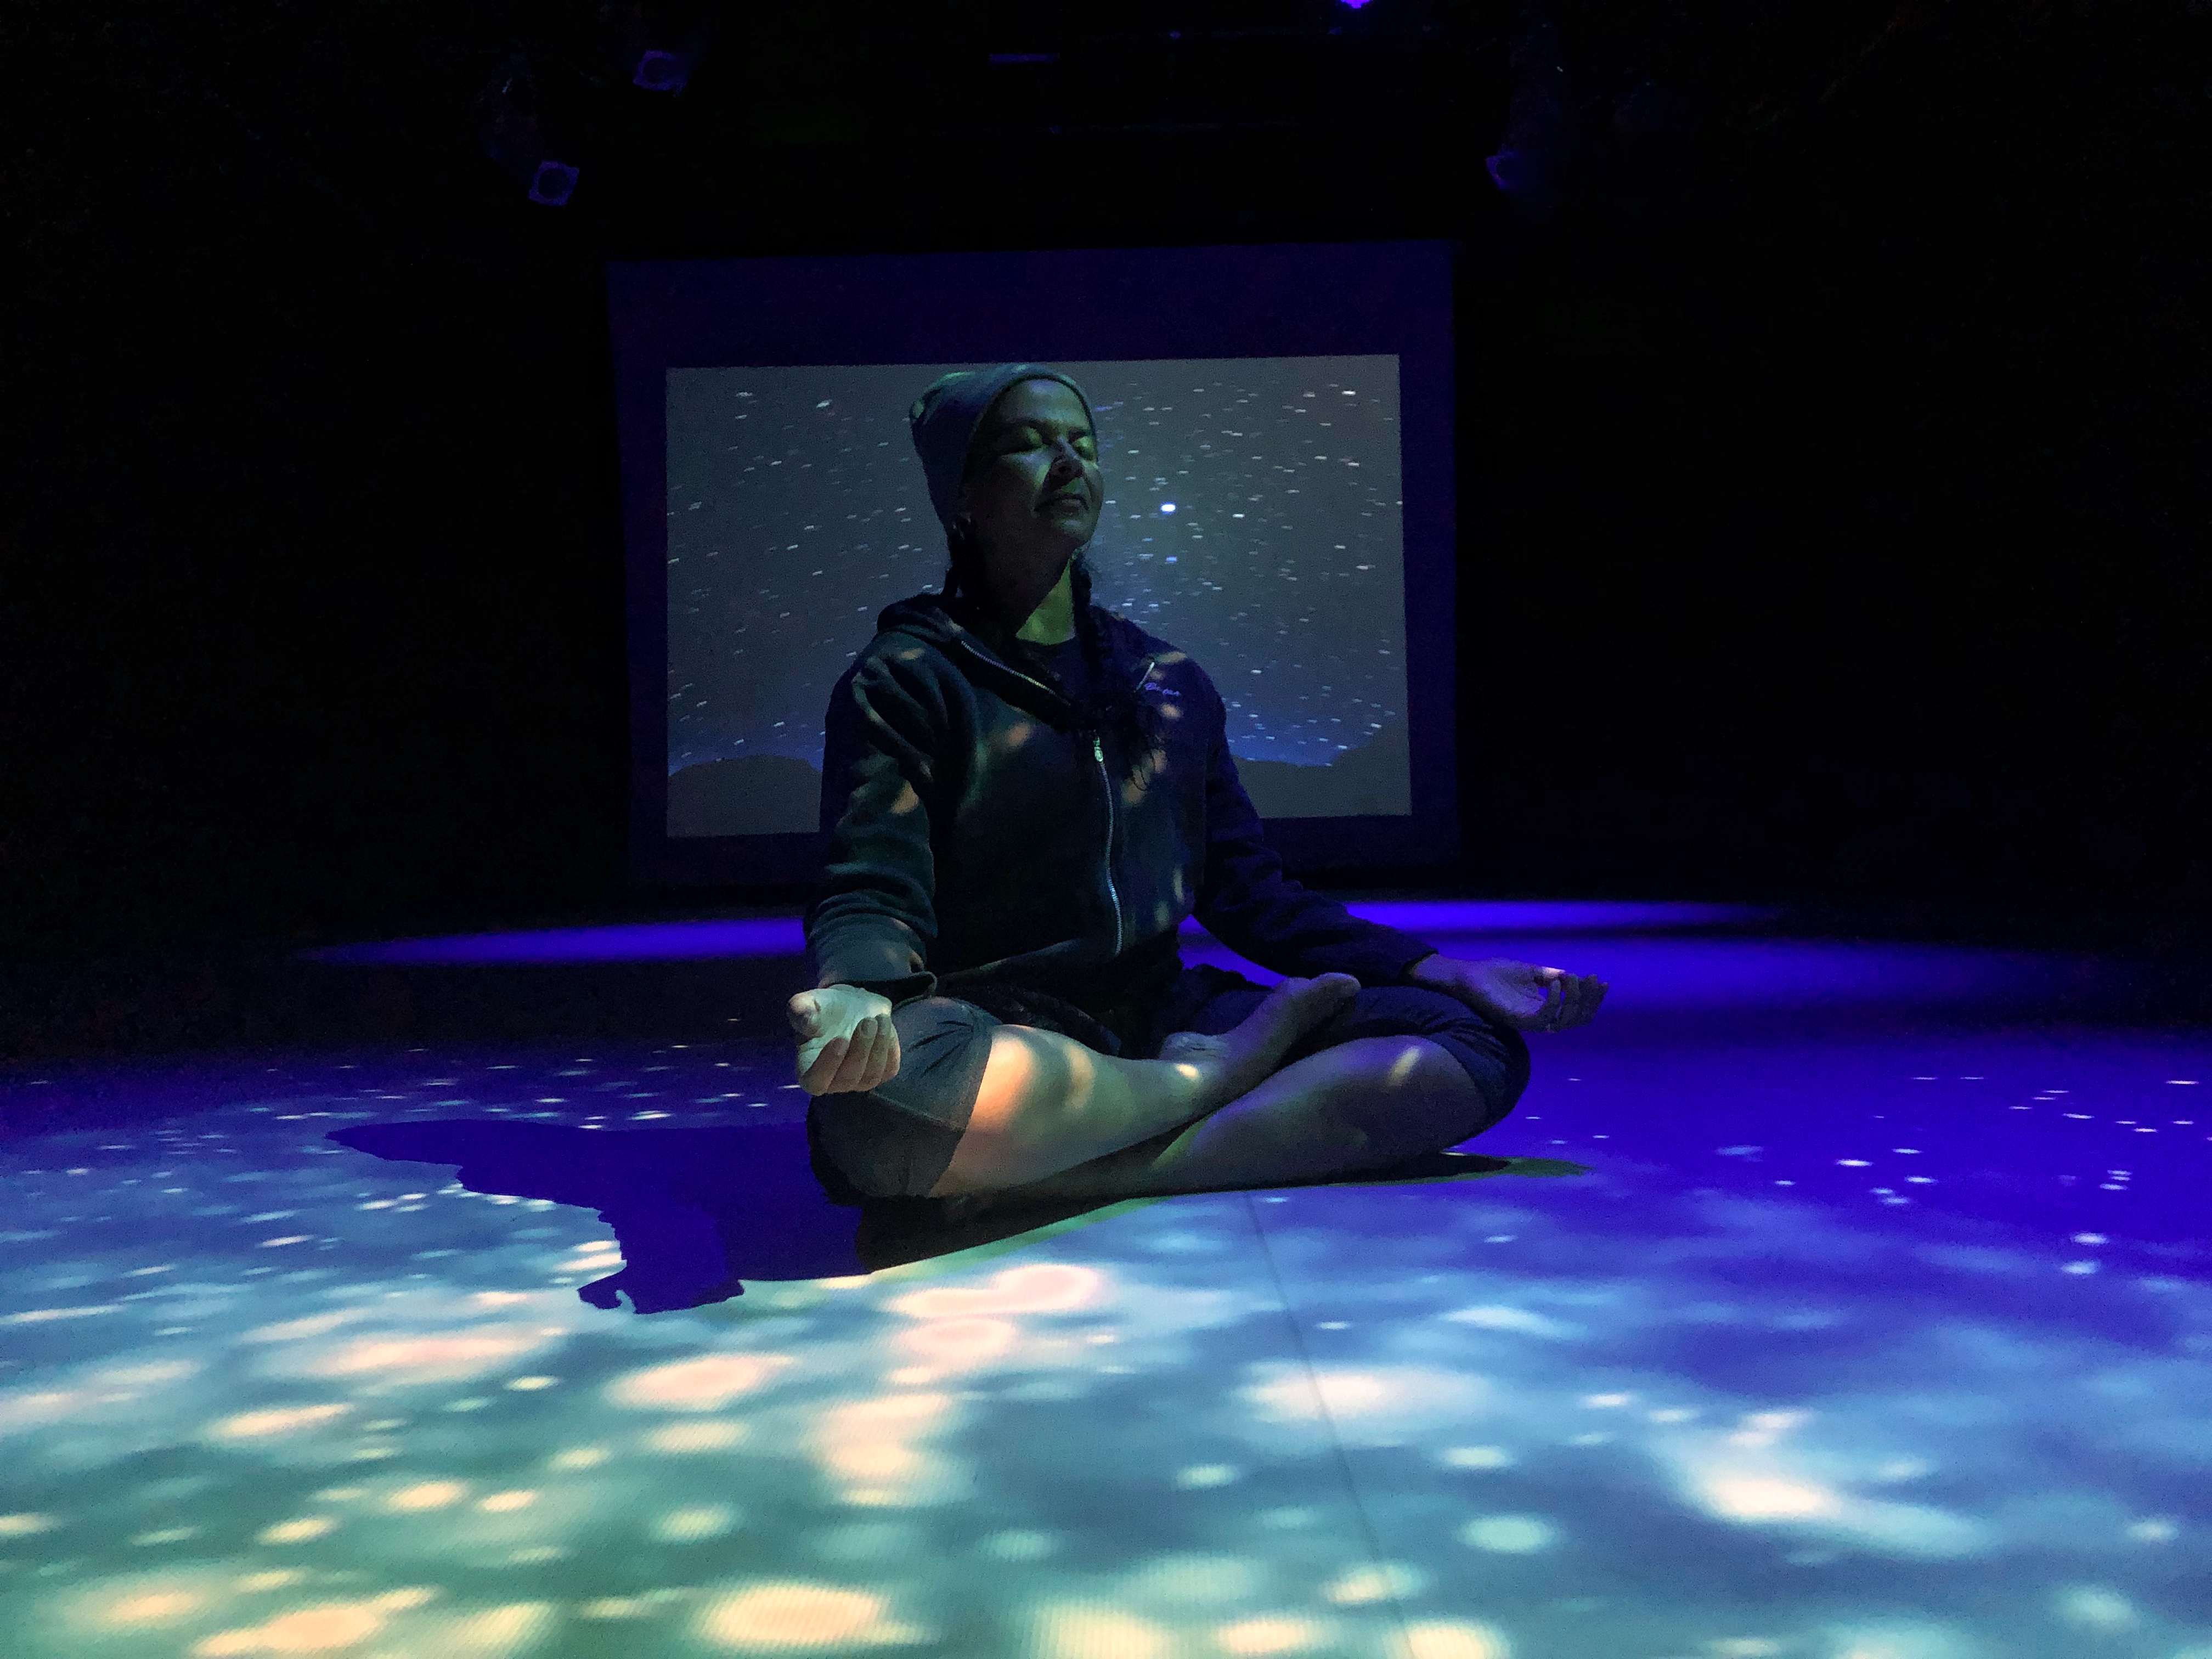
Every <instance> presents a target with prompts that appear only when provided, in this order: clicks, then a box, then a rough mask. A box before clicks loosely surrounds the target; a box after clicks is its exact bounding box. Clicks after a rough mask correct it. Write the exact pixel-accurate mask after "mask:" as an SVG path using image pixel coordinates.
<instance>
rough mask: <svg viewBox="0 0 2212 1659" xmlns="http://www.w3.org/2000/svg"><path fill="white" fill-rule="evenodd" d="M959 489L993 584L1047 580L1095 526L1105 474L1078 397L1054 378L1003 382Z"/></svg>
mask: <svg viewBox="0 0 2212 1659" xmlns="http://www.w3.org/2000/svg"><path fill="white" fill-rule="evenodd" d="M969 453H971V455H972V456H973V457H974V466H973V470H972V471H970V472H969V475H968V481H967V483H965V484H964V485H963V487H962V489H961V495H960V505H961V510H962V511H963V512H964V513H967V515H968V516H969V519H970V520H973V521H974V524H975V534H976V538H977V540H978V541H979V542H980V544H981V547H982V550H983V563H984V568H985V570H986V572H987V574H988V575H989V577H990V579H991V580H992V581H993V582H994V585H995V584H1002V583H1003V584H1007V585H1011V586H1016V587H1018V588H1030V587H1035V586H1038V585H1039V584H1042V586H1045V587H1049V586H1051V585H1052V583H1054V582H1056V581H1058V580H1060V570H1061V569H1062V568H1064V567H1065V566H1066V563H1067V562H1068V560H1069V559H1071V558H1073V556H1075V554H1076V553H1077V552H1078V551H1079V550H1081V549H1082V547H1083V545H1084V544H1085V543H1086V542H1088V541H1089V540H1090V539H1091V536H1092V535H1093V534H1094V533H1095V532H1097V528H1098V512H1099V508H1100V507H1101V506H1102V505H1103V500H1104V496H1105V475H1104V474H1103V473H1102V472H1101V471H1099V469H1098V437H1097V434H1096V433H1094V432H1093V431H1091V422H1090V420H1089V419H1088V417H1086V416H1085V414H1084V412H1083V399H1082V398H1079V397H1077V396H1076V395H1075V393H1074V392H1072V391H1070V390H1069V389H1068V388H1067V387H1066V386H1062V385H1061V384H1060V382H1059V381H1057V380H1020V381H1017V382H1016V383H1015V384H1014V385H1012V386H1009V387H1007V388H1006V391H1005V392H1003V393H1002V394H1001V395H1000V398H999V400H998V402H996V403H995V404H992V406H991V412H990V413H989V414H988V415H987V416H985V417H984V420H983V425H982V428H981V430H980V431H979V432H978V433H977V434H976V438H975V447H974V448H973V449H972V450H971V451H970V452H969Z"/></svg>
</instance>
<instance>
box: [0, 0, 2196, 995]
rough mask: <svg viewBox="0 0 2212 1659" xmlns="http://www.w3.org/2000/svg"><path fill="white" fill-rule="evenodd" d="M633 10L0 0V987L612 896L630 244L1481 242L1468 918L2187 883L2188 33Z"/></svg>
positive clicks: (2151, 903) (1599, 13) (2191, 547)
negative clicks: (1517, 900) (632, 52)
mask: <svg viewBox="0 0 2212 1659" xmlns="http://www.w3.org/2000/svg"><path fill="white" fill-rule="evenodd" d="M1109 10H1112V11H1113V12H1114V15H1112V16H1111V17H1110V18H1109V17H1108V16H1107V15H1106V14H1107V12H1108V11H1109ZM683 21H684V19H682V18H678V19H675V20H674V21H673V23H671V25H670V26H669V27H676V26H678V25H680V24H681V23H682V22H683ZM655 27H661V25H660V24H659V23H658V22H656V21H655V20H654V19H653V18H651V17H646V18H642V19H641V21H640V20H636V19H632V20H630V21H625V17H624V15H623V14H622V13H620V12H618V11H616V10H613V9H603V10H601V11H599V12H597V13H595V12H593V11H592V10H591V9H589V8H588V7H582V6H568V5H565V4H564V5H562V6H559V7H556V8H546V7H532V8H525V7H522V6H520V5H513V6H508V7H504V8H502V7H498V6H477V7H473V8H471V7H466V6H464V7H460V8H458V9H457V8H455V7H453V6H450V5H447V6H439V7H433V6H431V5H429V4H428V3H425V0H388V3H369V0H338V3H334V4H331V5H328V6H322V7H317V8H304V7H284V6H279V5H275V4H270V5H266V6H264V7H261V8H258V9H241V8H235V7H231V6H228V5H218V6H216V8H214V9H204V8H203V9H198V10H197V11H193V12H191V13H189V14H186V13H180V12H178V11H176V10H175V9H173V8H155V6H153V5H151V4H150V3H147V0H136V3H125V4H122V5H118V6H109V7H106V8H98V9H91V10H88V9H86V8H84V7H82V5H74V4H72V5H64V4H60V3H56V0H24V3H22V4H20V5H17V6H15V7H11V8H10V9H9V16H8V18H7V20H6V21H5V22H4V23H0V29H4V31H5V33H6V37H7V38H6V39H5V40H0V61H4V62H5V63H6V64H7V69H6V70H5V76H6V79H7V82H9V85H8V87H7V88H6V92H7V97H6V99H5V100H4V101H5V103H6V106H7V107H8V108H9V112H10V115H11V116H12V117H13V118H14V119H13V121H12V123H11V125H13V126H14V128H15V131H14V133H13V135H12V136H11V137H9V138H8V140H7V147H8V155H7V158H6V164H5V166H6V173H7V182H6V189H5V193H4V204H0V205H3V206H4V213H5V217H6V223H7V230H8V235H9V242H10V245H11V246H10V252H9V264H10V265H11V266H12V267H13V268H14V269H15V271H16V272H17V273H19V274H20V276H21V278H22V279H23V280H22V281H21V283H20V284H19V285H18V288H17V294H18V297H17V299H16V301H15V303H14V304H13V306H11V307H9V315H8V317H7V319H6V326H7V329H8V336H7V339H6V368H5V374H6V380H7V401H6V409H7V411H8V413H9V416H10V417H11V418H10V420H9V432H10V434H11V436H10V440H9V444H8V446H7V449H8V452H9V453H8V456H7V465H8V466H9V471H10V472H11V473H12V474H13V475H14V476H12V477H9V478H8V479H7V480H6V486H7V487H6V489H5V504H4V513H5V519H4V535H5V538H6V549H5V571H4V574H0V581H4V584H5V587H4V609H5V619H4V624H0V625H3V626H4V629H5V635H4V639H0V647H4V654H0V955H5V956H10V957H16V958H18V959H21V958H25V957H46V958H52V957H55V956H58V955H84V954H91V953H99V952H117V951H137V950H144V949H149V948H157V947H158V948H164V949H167V948H174V947H178V946H179V945H198V944H200V943H201V942H204V941H210V940H216V941H235V940H254V939H259V940H271V941H273V940H277V939H293V938H297V937H326V936H333V935H339V934H344V933H361V932H374V931H382V930H390V929H399V928H421V927H442V926H448V925H465V924H470V923H475V922H483V921H526V920H529V919H532V918H538V917H546V916H552V915H563V914H580V913H584V912H587V911H590V910H592V909H594V908H609V907H614V906H619V905H622V904H624V903H634V902H637V901H636V899H635V896H629V895H626V892H625V889H624V887H623V875H622V866H623V849H622V846H621V827H622V823H623V787H624V775H625V774H624V762H623V751H622V744H623V708H622V703H621V697H622V690H621V688H622V675H621V660H622V631H621V630H622V617H621V611H620V580H619V549H618V547H617V542H616V527H615V501H614V495H613V489H614V486H613V467H612V443H613V438H612V431H611V421H610V418H609V415H608V411H607V398H608V389H607V383H606V382H607V376H606V368H605V352H606V342H605V323H604V318H603V312H602V307H601V291H600V276H599V271H600V267H601V264H602V263H603V262H604V261H605V259H606V258H635V257H676V256H684V255H691V254H715V255H729V254H744V253H756V252H757V253H775V252H869V251H877V250H884V251H890V250H919V249H932V248H968V247H997V246H1004V247H1013V246H1099V245H1130V246H1135V245H1146V244H1153V243H1173V242H1185V241H1196V242H1205V241H1235V240H1309V239H1314V240H1333V239H1350V238H1361V237H1369V236H1391V237H1396V236H1441V237H1449V238H1454V239H1456V240H1459V241H1460V242H1461V244H1462V248H1463V257H1462V286H1463V294H1462V317H1463V319H1464V329H1463V337H1462V387H1463V393H1464V398H1463V410H1462V426H1461V440H1462V441H1461V465H1462V500H1463V501H1464V502H1465V503H1466V507H1467V517H1466V532H1467V533H1466V538H1465V542H1466V550H1465V557H1464V562H1463V570H1462V612H1463V617H1462V621H1463V626H1462V638H1463V641H1464V643H1463V647H1462V686H1461V700H1462V732H1463V733H1464V734H1465V758H1464V765H1463V775H1462V788H1463V791H1464V796H1465V811H1464V813H1463V817H1464V821H1465V822H1466V823H1467V824H1468V827H1469V828H1468V857H1467V860H1466V863H1465V866H1464V868H1463V870H1462V871H1461V872H1456V873H1455V878H1456V879H1458V880H1460V881H1461V882H1462V883H1463V884H1464V885H1465V886H1466V887H1467V888H1468V890H1475V891H1487V892H1523V893H1544V892H1559V893H1568V892H1572V893H1590V892H1599V893H1618V894H1637V893H1654V894H1659V893H1669V894H1671V893H1680V894H1706V895H1746V896H1795V897H1801V898H1809V899H1815V900H1822V901H1832V902H1838V903H1850V902H1884V903H1891V904H1895V903H1907V904H1911V903H1919V904H1926V905H1934V906H1936V907H1938V908H1941V907H1943V906H1949V907H1953V908H1957V909H1960V910H1961V911H1962V912H1963V911H1978V912H1979V913H1982V914H1986V915H1998V916H2003V915H2048V916H2073V917H2080V918H2091V919H2093V918H2098V917H2101V918H2103V919H2104V921H2106V924H2107V925H2108V926H2114V927H2120V928H2122V929H2129V928H2145V929H2149V928H2164V929H2166V930H2168V931H2171V930H2172V929H2173V928H2175V927H2179V926H2181V925H2183V924H2184V923H2185V921H2186V920H2187V919H2188V918H2190V917H2191V916H2199V917H2201V916H2202V915H2203V912H2204V909H2205V908H2206V906H2207V903H2208V899H2212V854H2208V853H2207V850H2206V849H2207V847H2208V845H2212V837H2208V836H2206V835H2205V832H2204V829H2203V825H2204V823H2205V820H2206V817H2207V807H2208V804H2212V803H2208V787H2207V774H2206V769H2205V765H2204V747H2205V744H2204V735H2203V734H2204V717H2205V715H2206V713H2207V711H2208V709H2212V696H2208V694H2212V684H2208V679H2212V675H2208V657H2207V647H2206V644H2205V639H2206V625H2207V623H2208V620H2212V617H2208V611H2212V607H2208V605H2207V592H2206V587H2207V577H2206V574H2205V553H2206V543H2205V533H2204V532H2205V529H2206V509H2207V507H2208V482H2207V481H2208V477H2212V455H2208V453H2207V447H2208V446H2207V438H2206V434H2207V432H2208V429H2212V428H2208V419H2207V417H2208V414H2212V410H2208V408H2207V401H2208V392H2207V388H2208V385H2212V381H2208V379H2207V369H2208V367H2212V363H2208V356H2212V353H2209V352H2208V341H2207V334H2206V318H2205V309H2204V308H2205V303H2206V301H2205V296H2206V295H2207V293H2208V292H2212V273H2208V272H2207V270H2206V268H2205V258H2204V249H2205V248H2206V246H2208V245H2212V243H2208V238H2207V218H2208V215H2212V193H2208V191H2207V189H2206V186H2205V182H2204V178H2205V175H2204V172H2203V166H2202V162H2203V158H2204V156H2205V155H2207V154H2208V153H2212V145H2208V143H2207V139H2208V136H2212V135H2208V127H2212V82H2207V79H2206V76H2207V70H2206V67H2205V66H2206V65H2207V64H2212V49H2208V48H2212V9H2208V8H2207V6H2206V5H2205V4H2204V3H2203V0H2144V3H2142V4H2137V5H2133V6H2118V5H2112V4H2106V3H2087V0H2083V3H2072V4H2058V3H2036V0H2027V3H2016V4H2008V5H1999V4H1996V3H1993V0H1957V3H1942V0H1906V3H1905V4H1904V5H1903V6H1902V7H1899V6H1894V5H1890V4H1887V3H1885V4H1871V5H1869V4H1850V3H1844V4H1840V5H1837V4H1831V5H1826V6H1820V7H1815V6H1813V5H1811V4H1809V3H1807V4H1797V3H1794V0H1789V3H1785V0H1776V3H1772V4H1769V5H1762V6H1753V5H1750V4H1746V3H1735V0H1683V3H1681V4H1680V5H1679V6H1677V7H1675V8H1674V9H1671V10H1669V9H1664V8H1655V7H1644V6H1637V7H1627V6H1619V7H1611V6H1606V5H1600V4H1588V3H1577V4H1561V5H1558V6H1556V7H1553V8H1551V9H1548V10H1545V11H1538V10H1534V9H1528V8H1522V9H1519V10H1517V11H1516V10H1513V9H1505V8H1502V7H1496V6H1488V7H1485V6H1476V5H1465V6H1450V5H1445V4H1442V3H1434V4H1428V5H1421V4H1416V3H1399V0H1373V3H1371V4H1370V5H1368V6H1366V7H1364V8H1363V9H1360V10H1358V11H1356V12H1355V11H1352V10H1351V9H1346V8H1345V7H1343V6H1341V5H1338V4H1333V3H1322V0H1310V3H1284V4H1262V3H1259V0H1252V3H1247V4H1244V5H1243V6H1241V7H1239V6H1228V5H1214V6H1210V7H1209V6H1206V5H1203V4H1199V3H1195V0H1194V3H1191V4H1188V5H1185V6H1182V7H1179V8H1174V9H1169V8H1164V7H1158V6H1140V7H1138V8H1135V9H1096V10H1095V11H1094V12H1093V13H1091V14H1090V15H1077V14H1075V13H1073V12H1070V13H1067V14H1066V15H1059V16H1057V18H1056V19H1047V20H1044V21H1039V19H1038V18H1037V17H1036V15H1033V13H1032V12H1031V11H1030V10H1026V9H1025V10H1016V9H1006V11H1005V13H1004V15H1003V17H1000V16H999V15H994V13H992V12H991V11H989V10H988V9H977V8H974V7H963V8H958V9H955V8H953V7H952V6H951V5H949V4H939V5H935V6H933V5H930V4H926V3H925V4H919V5H908V6H905V7H902V8H901V9H899V10H898V11H897V13H896V16H878V15H876V14H874V13H872V12H869V11H866V10H864V9H857V8H846V7H840V6H836V5H825V6H820V7H788V8H781V9H775V10H774V12H773V15H771V14H770V12H769V9H751V11H750V13H749V14H747V15H743V16H738V15H732V17H731V18H729V19H726V20H724V21H723V22H722V23H721V25H720V27H719V28H718V29H717V31H716V32H715V33H714V34H713V35H712V37H711V39H710V40H708V44H707V46H706V48H705V50H704V52H703V53H702V55H701V56H700V58H699V59H698V62H697V66H696V72H695V74H694V76H693V79H692V81H691V83H690V86H689V87H688V88H687V89H686V90H685V91H684V93H683V94H681V96H680V97H671V96H670V95H668V94H657V93H652V92H647V91H642V90H639V89H637V88H634V87H631V86H629V85H628V84H626V82H627V78H628V72H627V70H626V69H623V68H621V67H619V64H620V59H621V53H622V52H623V49H624V44H625V42H628V43H629V45H630V46H634V45H635V40H636V39H637V38H638V34H637V31H638V30H639V29H640V28H643V29H645V30H647V31H648V32H649V31H650V30H652V29H653V28H655ZM516 52H520V53H522V54H523V58H521V59H520V60H516V59H515V58H513V54H514V53H516ZM1009 52H1012V53H1057V54H1058V57H1057V59H1056V60H1055V61H1050V62H1032V63H1022V64H994V63H992V62H991V56H992V54H994V53H1009ZM517 61H521V62H523V63H526V64H527V65H528V66H529V68H530V70H531V75H532V84H533V85H534V87H535V90H536V95H537V97H538V100H539V118H540V122H541V129H542V130H543V131H545V132H546V133H547V134H548V142H549V143H550V144H551V145H552V147H553V148H554V149H556V152H557V153H561V154H562V155H565V156H566V157H568V159H572V160H575V161H578V162H579V163H580V165H581V167H582V169H583V171H582V174H581V178H580V183H579V185H578V187H577V190H576V193H575V195H574V198H573V199H572V200H571V201H570V203H569V204H568V205H567V206H564V207H560V208H550V207H544V206H539V205H538V204H532V203H530V202H528V201H526V200H525V198H524V194H523V189H522V186H521V185H520V184H519V183H517V182H516V181H515V180H514V179H513V178H511V177H509V176H508V175H507V174H505V173H501V171H500V170H499V169H498V168H497V167H495V166H494V165H493V164H492V162H490V161H488V160H487V159H486V158H485V155H484V152H483V145H482V143H481V136H482V134H481V125H480V124H481V118H482V116H483V112H484V110H485V109H486V107H487V106H486V105H485V103H484V102H483V98H484V94H485V90H486V88H488V87H489V86H491V85H494V84H495V83H498V82H502V81H511V80H512V78H513V75H512V70H511V68H510V70H508V71H507V73H506V74H504V75H502V73H501V65H502V64H508V65H510V66H511V65H512V64H513V63H515V62H517ZM515 95H519V94H513V93H510V94H509V97H510V99H511V98H512V97H513V96H515ZM1501 148H1510V149H1514V150H1516V153H1517V155H1519V156H1520V158H1521V164H1520V170H1519V171H1518V172H1517V173H1516V172H1514V171H1513V170H1512V169H1511V168H1510V167H1509V168H1508V171H1507V174H1506V176H1507V179H1508V182H1510V183H1514V184H1515V185H1516V191H1513V192H1507V191H1501V190H1500V189H1499V188H1498V185H1496V184H1494V183H1493V182H1492V178H1491V177H1490V175H1489V174H1488V173H1486V170H1485V165H1484V158H1485V157H1486V155H1490V154H1492V153H1493V152H1497V151H1498V150H1500V149H1501ZM1038 303H1039V304H1040V305H1049V304H1050V303H1051V301H1050V296H1048V295H1040V296H1039V300H1038Z"/></svg>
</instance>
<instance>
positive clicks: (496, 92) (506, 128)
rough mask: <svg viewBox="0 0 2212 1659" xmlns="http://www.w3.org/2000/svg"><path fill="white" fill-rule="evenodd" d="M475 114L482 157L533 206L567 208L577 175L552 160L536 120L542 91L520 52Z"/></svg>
mask: <svg viewBox="0 0 2212 1659" xmlns="http://www.w3.org/2000/svg"><path fill="white" fill-rule="evenodd" d="M477 113H478V117H479V121H480V125H481V128H482V131H483V147H484V154H485V155H489V157H491V159H492V160H493V161H495V162H497V163H498V164H499V165H500V167H502V168H504V169H505V170H506V171H507V173H511V174H513V177H514V178H515V179H516V180H517V181H519V182H520V184H521V185H522V186H523V188H524V191H525V192H526V194H527V195H528V197H530V199H531V200H532V201H533V202H537V203H539V204H543V205H544V206H546V207H565V206H566V205H567V204H568V198H569V197H570V196H572V195H573V194H574V192H575V189H576V179H577V176H578V169H577V168H576V167H574V165H572V164H571V163H569V162H567V161H561V160H560V159H558V158H557V157H556V156H555V155H552V154H551V146H550V144H549V143H547V142H546V139H545V135H544V129H543V128H542V127H541V126H540V125H539V123H538V88H537V86H536V83H535V82H533V81H532V78H531V74H530V64H529V61H528V60H527V59H526V58H525V57H524V56H523V55H522V54H521V53H520V52H517V53H515V54H514V55H513V57H511V58H508V59H507V61H506V62H505V63H504V64H501V65H500V67H499V70H498V72H497V73H496V74H495V75H494V76H492V78H491V80H490V82H489V84H487V85H486V87H485V88H484V90H483V94H482V95H481V96H480V97H479V98H478V100H477Z"/></svg>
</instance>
